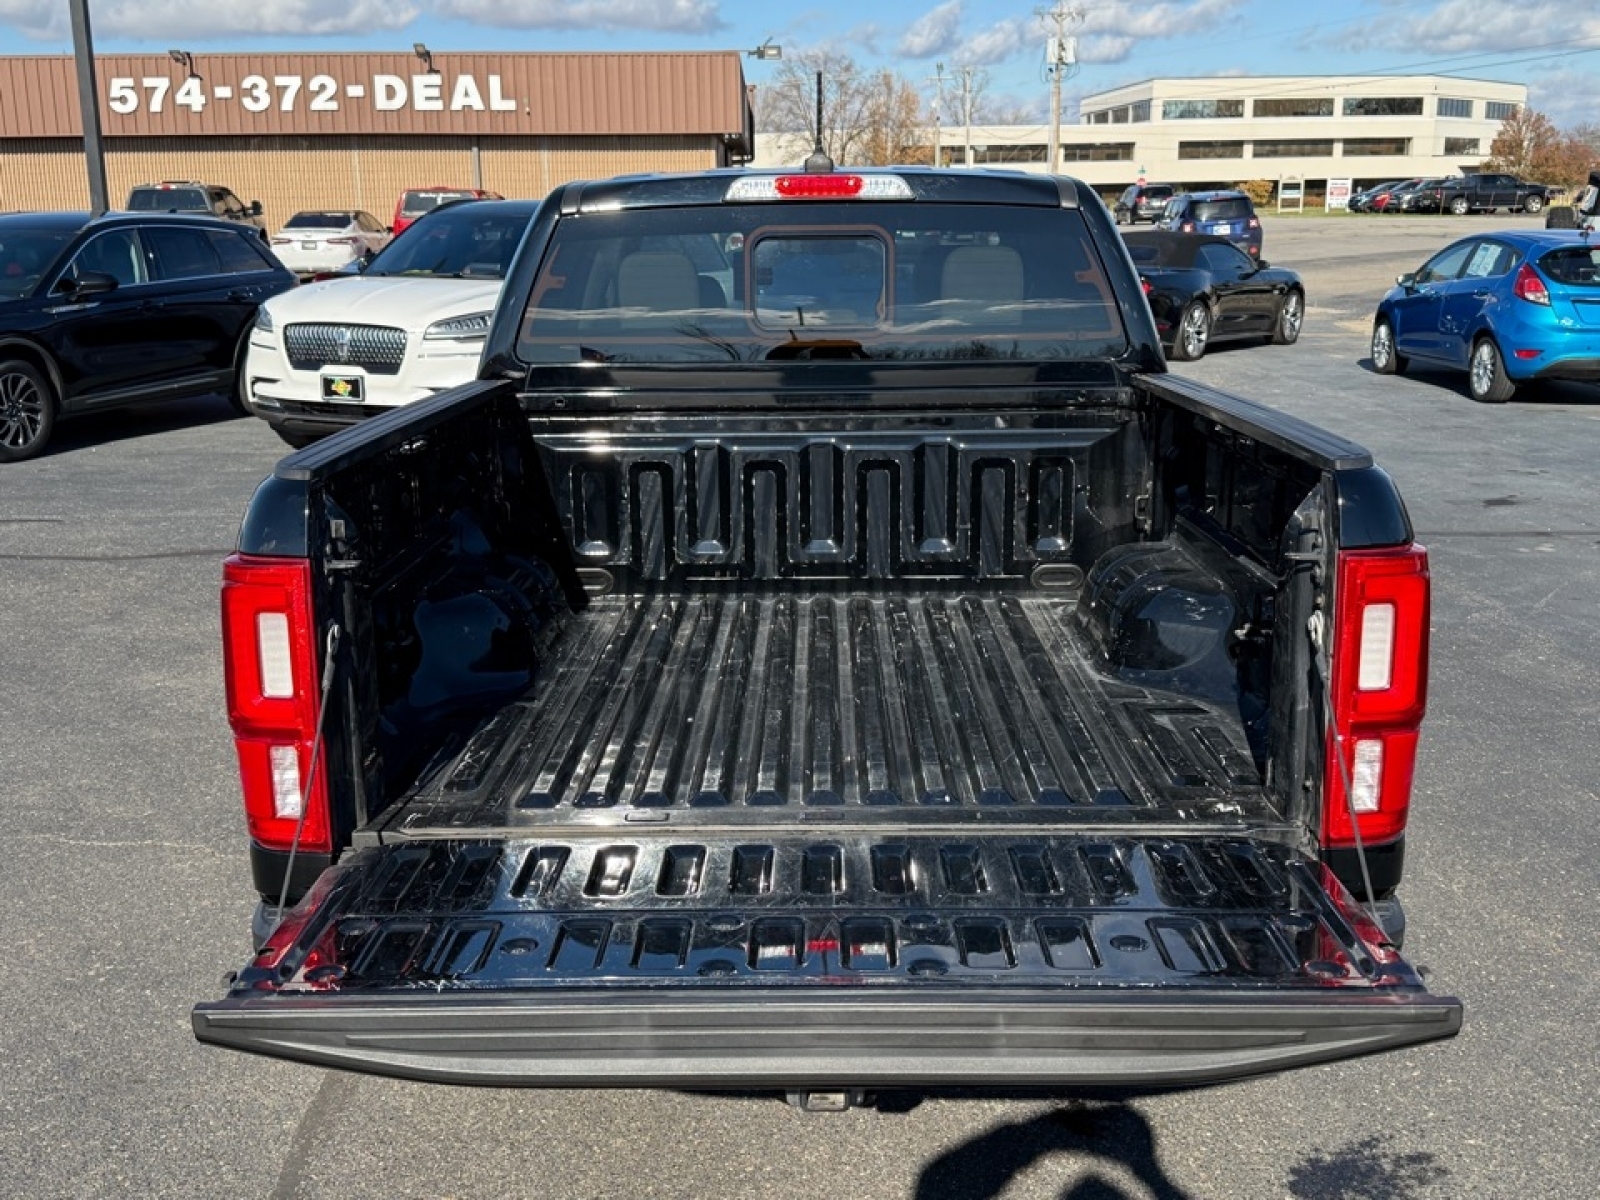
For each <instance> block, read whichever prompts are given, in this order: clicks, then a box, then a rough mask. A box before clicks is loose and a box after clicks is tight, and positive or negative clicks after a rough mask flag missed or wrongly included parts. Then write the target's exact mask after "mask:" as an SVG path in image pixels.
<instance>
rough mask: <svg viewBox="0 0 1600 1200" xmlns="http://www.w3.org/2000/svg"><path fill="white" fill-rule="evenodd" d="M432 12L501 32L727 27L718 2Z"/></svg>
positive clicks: (480, 6) (538, 3)
mask: <svg viewBox="0 0 1600 1200" xmlns="http://www.w3.org/2000/svg"><path fill="white" fill-rule="evenodd" d="M433 12H434V15H436V16H440V17H455V18H457V19H458V20H462V21H472V22H476V23H477V24H480V25H492V26H495V27H498V28H501V29H614V30H618V31H620V32H624V33H626V32H628V31H630V30H636V29H648V30H651V31H652V32H655V33H690V34H694V33H715V32H717V31H718V30H719V29H722V28H724V27H725V22H724V21H723V20H722V14H721V11H720V5H719V4H718V0H437V2H436V3H435V4H434V6H433ZM618 49H623V47H618Z"/></svg>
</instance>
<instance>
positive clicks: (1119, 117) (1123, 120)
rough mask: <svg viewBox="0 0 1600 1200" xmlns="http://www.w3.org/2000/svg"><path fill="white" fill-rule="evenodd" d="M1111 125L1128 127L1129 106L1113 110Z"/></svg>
mask: <svg viewBox="0 0 1600 1200" xmlns="http://www.w3.org/2000/svg"><path fill="white" fill-rule="evenodd" d="M1111 123H1112V124H1113V125H1126V124H1127V123H1128V106H1127V105H1126V104H1124V105H1123V106H1122V107H1121V108H1113V109H1112V110H1111Z"/></svg>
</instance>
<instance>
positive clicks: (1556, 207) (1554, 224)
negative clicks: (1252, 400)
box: [1544, 204, 1578, 229]
mask: <svg viewBox="0 0 1600 1200" xmlns="http://www.w3.org/2000/svg"><path fill="white" fill-rule="evenodd" d="M1544 227H1545V228H1546V229H1576V228H1577V227H1578V211H1577V210H1576V209H1575V208H1573V207H1572V205H1570V204H1552V205H1551V206H1550V207H1549V208H1547V209H1545V211H1544Z"/></svg>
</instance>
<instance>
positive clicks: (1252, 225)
mask: <svg viewBox="0 0 1600 1200" xmlns="http://www.w3.org/2000/svg"><path fill="white" fill-rule="evenodd" d="M1245 228H1246V229H1260V228H1261V222H1260V221H1258V220H1257V219H1256V218H1255V217H1251V218H1250V220H1249V221H1247V222H1245Z"/></svg>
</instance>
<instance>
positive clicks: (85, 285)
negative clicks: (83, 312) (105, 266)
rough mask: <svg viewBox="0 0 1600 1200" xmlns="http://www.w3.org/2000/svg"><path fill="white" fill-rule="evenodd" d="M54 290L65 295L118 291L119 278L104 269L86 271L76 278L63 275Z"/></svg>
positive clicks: (92, 294)
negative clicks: (108, 273)
mask: <svg viewBox="0 0 1600 1200" xmlns="http://www.w3.org/2000/svg"><path fill="white" fill-rule="evenodd" d="M54 290H55V291H56V292H57V293H58V294H60V295H64V296H73V297H79V296H100V295H104V294H105V293H106V292H114V291H116V290H117V280H116V276H114V275H107V274H106V273H105V272H104V271H85V272H83V273H82V274H81V275H79V276H78V277H77V278H76V279H74V278H73V277H72V276H70V275H63V276H62V277H61V279H60V280H59V281H58V282H57V283H56V286H55V289H54Z"/></svg>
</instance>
